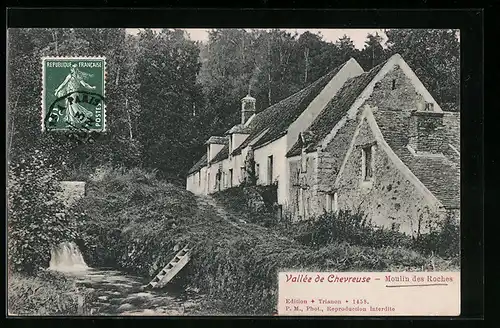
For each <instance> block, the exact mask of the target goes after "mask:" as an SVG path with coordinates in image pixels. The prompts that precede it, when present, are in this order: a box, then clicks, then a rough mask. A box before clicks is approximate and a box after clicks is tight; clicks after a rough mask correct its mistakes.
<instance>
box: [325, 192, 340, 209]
mask: <svg viewBox="0 0 500 328" xmlns="http://www.w3.org/2000/svg"><path fill="white" fill-rule="evenodd" d="M326 211H327V212H333V213H337V211H338V204H337V193H336V192H335V193H333V194H331V193H328V194H326Z"/></svg>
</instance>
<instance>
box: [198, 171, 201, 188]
mask: <svg viewBox="0 0 500 328" xmlns="http://www.w3.org/2000/svg"><path fill="white" fill-rule="evenodd" d="M198 186H201V171H200V172H198Z"/></svg>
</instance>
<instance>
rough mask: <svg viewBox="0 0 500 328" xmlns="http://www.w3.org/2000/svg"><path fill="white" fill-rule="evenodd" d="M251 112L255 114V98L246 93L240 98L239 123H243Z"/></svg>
mask: <svg viewBox="0 0 500 328" xmlns="http://www.w3.org/2000/svg"><path fill="white" fill-rule="evenodd" d="M253 114H255V98H254V97H252V96H250V94H248V95H246V96H245V97H244V98H243V99H241V124H245V123H246V122H247V121H248V119H249V118H250V117H251V116H252V115H253Z"/></svg>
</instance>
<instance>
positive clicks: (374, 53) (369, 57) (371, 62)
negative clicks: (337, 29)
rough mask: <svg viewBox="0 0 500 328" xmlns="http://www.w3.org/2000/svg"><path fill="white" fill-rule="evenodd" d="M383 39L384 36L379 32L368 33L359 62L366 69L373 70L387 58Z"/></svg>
mask: <svg viewBox="0 0 500 328" xmlns="http://www.w3.org/2000/svg"><path fill="white" fill-rule="evenodd" d="M382 41H383V39H382V37H381V36H380V35H379V34H378V33H377V32H376V33H375V34H368V35H367V37H366V41H365V46H364V48H363V50H361V51H360V53H359V55H358V62H359V64H360V65H361V67H363V69H364V70H366V71H369V70H371V69H372V68H373V67H375V66H377V65H378V64H380V63H382V62H383V61H384V60H385V59H386V58H387V55H386V53H385V50H384V48H383V47H382Z"/></svg>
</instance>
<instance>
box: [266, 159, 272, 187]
mask: <svg viewBox="0 0 500 328" xmlns="http://www.w3.org/2000/svg"><path fill="white" fill-rule="evenodd" d="M267 183H268V184H272V183H273V156H272V155H271V156H269V157H267Z"/></svg>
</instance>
